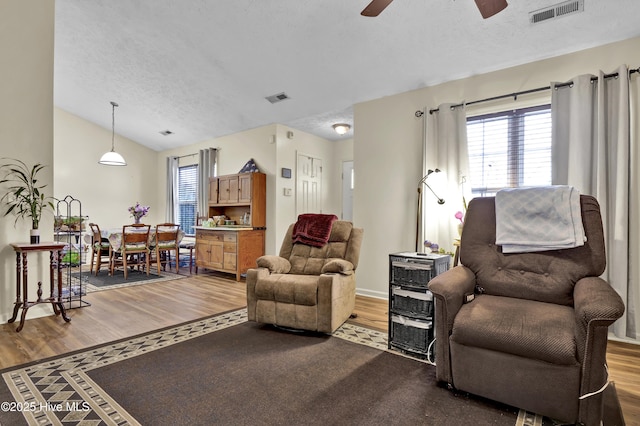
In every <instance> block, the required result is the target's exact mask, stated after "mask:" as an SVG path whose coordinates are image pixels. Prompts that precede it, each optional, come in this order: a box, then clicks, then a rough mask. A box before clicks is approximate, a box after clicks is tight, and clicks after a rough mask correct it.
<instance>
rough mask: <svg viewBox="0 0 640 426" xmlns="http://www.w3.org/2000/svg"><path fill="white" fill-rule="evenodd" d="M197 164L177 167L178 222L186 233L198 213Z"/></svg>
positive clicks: (193, 223)
mask: <svg viewBox="0 0 640 426" xmlns="http://www.w3.org/2000/svg"><path fill="white" fill-rule="evenodd" d="M197 209H198V165H197V164H193V165H191V166H183V167H180V168H178V223H179V224H180V228H181V229H183V230H184V232H185V234H187V235H194V234H195V232H194V230H193V227H194V225H195V224H196V216H197V215H198V212H197Z"/></svg>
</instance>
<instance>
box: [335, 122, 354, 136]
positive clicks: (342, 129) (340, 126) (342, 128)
mask: <svg viewBox="0 0 640 426" xmlns="http://www.w3.org/2000/svg"><path fill="white" fill-rule="evenodd" d="M350 128H351V126H350V125H348V124H346V123H337V124H334V125H333V130H335V131H336V133H337V134H339V135H344V134H345V133H347V132H348V131H349V129H350Z"/></svg>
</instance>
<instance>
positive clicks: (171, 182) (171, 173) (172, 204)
mask: <svg viewBox="0 0 640 426" xmlns="http://www.w3.org/2000/svg"><path fill="white" fill-rule="evenodd" d="M178 163H179V160H178V157H167V208H166V209H165V212H166V213H165V221H166V222H167V223H176V220H177V219H178Z"/></svg>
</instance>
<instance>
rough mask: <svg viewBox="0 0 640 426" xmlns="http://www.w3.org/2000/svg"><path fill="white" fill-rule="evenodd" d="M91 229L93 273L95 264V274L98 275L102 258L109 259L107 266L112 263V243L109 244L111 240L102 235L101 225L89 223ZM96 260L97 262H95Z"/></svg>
mask: <svg viewBox="0 0 640 426" xmlns="http://www.w3.org/2000/svg"><path fill="white" fill-rule="evenodd" d="M89 229H91V249H92V250H91V273H93V269H94V265H95V270H96V272H95V275H98V272H100V266H101V265H102V259H103V258H106V259H107V267H108V268H109V265H110V263H111V258H110V248H111V244H109V240H108V239H107V238H104V237H103V236H102V232H101V231H100V227H99V226H98V225H97V224H95V223H90V224H89ZM94 261H95V263H94Z"/></svg>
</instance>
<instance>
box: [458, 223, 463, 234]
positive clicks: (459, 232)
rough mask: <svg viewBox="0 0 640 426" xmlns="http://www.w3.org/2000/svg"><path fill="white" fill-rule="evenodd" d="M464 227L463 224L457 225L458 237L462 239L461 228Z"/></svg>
mask: <svg viewBox="0 0 640 426" xmlns="http://www.w3.org/2000/svg"><path fill="white" fill-rule="evenodd" d="M463 226H464V223H459V224H458V236H460V237H462V227H463Z"/></svg>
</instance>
